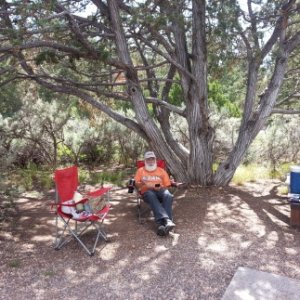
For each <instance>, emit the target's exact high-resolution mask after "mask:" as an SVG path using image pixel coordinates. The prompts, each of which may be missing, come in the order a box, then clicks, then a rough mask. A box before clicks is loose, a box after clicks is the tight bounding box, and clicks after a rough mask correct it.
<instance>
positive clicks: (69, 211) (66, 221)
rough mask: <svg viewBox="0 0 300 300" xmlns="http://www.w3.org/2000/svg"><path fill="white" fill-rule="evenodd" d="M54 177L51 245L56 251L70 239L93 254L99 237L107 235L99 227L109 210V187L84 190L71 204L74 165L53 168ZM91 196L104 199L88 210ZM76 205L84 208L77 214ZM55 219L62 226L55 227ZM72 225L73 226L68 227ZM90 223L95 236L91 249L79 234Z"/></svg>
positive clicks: (75, 174)
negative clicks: (84, 192)
mask: <svg viewBox="0 0 300 300" xmlns="http://www.w3.org/2000/svg"><path fill="white" fill-rule="evenodd" d="M54 180H55V185H56V202H55V207H56V209H55V214H56V237H55V242H54V247H55V249H56V250H59V249H61V248H62V247H63V246H64V245H65V244H67V243H68V242H69V241H70V240H72V239H73V238H74V239H75V240H77V242H78V243H79V244H80V245H81V246H82V247H83V248H84V250H85V251H86V252H87V253H88V254H89V255H90V256H92V255H94V253H95V249H96V246H97V243H98V240H99V237H100V236H101V237H102V238H103V239H104V240H105V241H106V240H107V235H106V233H105V231H104V229H103V221H104V219H105V218H106V217H107V214H108V211H109V209H110V204H109V200H110V189H111V188H110V187H103V188H101V189H98V190H96V191H94V192H90V193H87V194H86V195H84V197H82V199H81V200H79V201H78V202H76V203H74V199H73V198H74V194H75V192H76V191H77V189H78V185H79V181H78V168H77V167H76V166H72V167H69V168H66V169H60V170H56V171H55V173H54ZM94 197H103V198H105V200H106V202H104V205H103V206H102V207H101V209H99V210H97V211H91V209H90V206H89V200H91V199H93V198H94ZM78 204H80V205H82V206H83V207H84V208H88V209H86V210H83V211H82V212H81V213H78V212H76V207H78ZM59 220H60V221H62V223H63V227H62V228H59V227H60V226H59ZM72 224H74V225H75V226H74V228H72V226H71V225H72ZM90 226H92V227H93V228H94V229H95V230H96V239H95V242H94V245H93V247H92V248H91V249H89V248H88V247H87V245H86V244H85V243H84V242H83V241H82V239H81V237H82V235H83V234H84V233H85V232H87V229H88V228H89V227H90Z"/></svg>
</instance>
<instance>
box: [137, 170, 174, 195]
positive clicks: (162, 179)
mask: <svg viewBox="0 0 300 300" xmlns="http://www.w3.org/2000/svg"><path fill="white" fill-rule="evenodd" d="M134 180H135V182H137V183H138V182H141V181H143V182H145V183H151V184H158V183H159V184H160V186H161V187H162V188H166V187H169V186H170V185H171V181H170V178H169V175H168V173H167V172H166V171H165V170H164V169H162V168H160V167H157V168H156V170H154V171H151V172H149V171H147V170H146V169H145V167H142V168H139V169H138V170H137V172H136V174H135V177H134ZM147 190H148V188H147V187H146V186H143V187H142V189H141V190H140V192H141V193H142V194H143V193H145V192H146V191H147Z"/></svg>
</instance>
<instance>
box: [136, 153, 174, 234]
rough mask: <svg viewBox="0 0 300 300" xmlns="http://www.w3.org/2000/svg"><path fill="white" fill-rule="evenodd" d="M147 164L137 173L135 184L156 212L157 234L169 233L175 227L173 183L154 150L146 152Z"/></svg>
mask: <svg viewBox="0 0 300 300" xmlns="http://www.w3.org/2000/svg"><path fill="white" fill-rule="evenodd" d="M144 159H145V166H144V167H142V168H139V169H138V170H137V172H136V174H135V177H134V179H135V185H136V187H137V188H138V189H139V191H140V192H141V194H142V197H143V200H144V201H145V202H146V203H148V204H149V205H150V207H151V209H152V211H153V213H154V218H155V222H156V223H157V224H158V225H159V227H158V230H157V234H158V235H160V236H164V235H167V234H168V233H169V231H170V230H172V229H173V228H174V227H175V224H174V223H173V221H172V203H173V195H172V194H171V193H170V192H169V191H168V189H167V188H168V187H169V186H170V185H171V182H170V178H169V175H168V173H167V172H166V171H165V170H164V169H162V168H159V167H157V165H156V156H155V154H154V152H152V151H148V152H146V153H145V157H144Z"/></svg>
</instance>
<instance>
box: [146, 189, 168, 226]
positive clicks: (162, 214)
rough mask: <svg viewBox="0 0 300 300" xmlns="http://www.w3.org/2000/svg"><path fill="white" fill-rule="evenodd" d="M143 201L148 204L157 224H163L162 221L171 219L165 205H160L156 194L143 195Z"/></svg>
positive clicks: (147, 193)
mask: <svg viewBox="0 0 300 300" xmlns="http://www.w3.org/2000/svg"><path fill="white" fill-rule="evenodd" d="M143 199H144V201H145V202H146V203H148V204H149V205H150V207H151V209H152V211H153V214H154V218H155V222H156V223H158V224H161V221H162V220H164V219H166V218H169V215H168V213H167V211H166V210H165V208H164V207H163V205H162V204H161V203H160V201H159V199H158V197H157V195H156V192H154V191H147V192H145V193H144V194H143Z"/></svg>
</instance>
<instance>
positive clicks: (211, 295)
mask: <svg viewBox="0 0 300 300" xmlns="http://www.w3.org/2000/svg"><path fill="white" fill-rule="evenodd" d="M278 185H279V182H274V181H273V182H272V181H264V182H258V183H249V184H247V185H245V186H243V187H234V186H231V187H228V188H226V189H217V188H198V189H193V190H189V191H186V190H181V191H178V192H177V194H176V197H175V201H174V221H175V223H176V225H177V226H176V228H175V231H174V233H172V234H170V235H169V236H168V237H159V236H157V235H156V232H155V229H156V227H155V225H154V223H153V219H152V217H151V216H150V217H149V218H148V219H147V220H146V222H145V224H143V225H141V224H139V223H138V220H137V216H136V203H135V201H134V200H135V199H134V196H133V195H132V194H128V193H127V190H126V189H120V188H114V189H113V192H112V209H111V211H110V215H109V218H108V219H107V220H105V229H106V231H107V233H108V237H109V242H107V243H105V242H104V241H100V243H99V246H98V249H97V251H96V253H95V256H93V257H89V256H88V255H87V254H86V253H85V252H84V251H83V249H82V248H81V247H79V246H78V244H77V243H76V242H75V241H72V242H70V243H69V244H68V245H66V246H65V247H64V248H63V249H62V250H60V251H55V250H54V249H53V247H52V243H53V240H54V239H53V236H54V232H55V226H54V225H55V222H54V215H53V214H52V213H51V212H50V205H49V204H50V202H51V200H52V199H51V198H52V195H53V194H52V193H50V194H49V195H46V196H45V197H43V198H42V199H41V198H40V196H38V195H36V196H35V195H34V194H24V195H23V196H22V197H20V198H19V199H17V200H16V201H17V210H18V214H17V216H15V218H14V219H13V220H14V221H13V222H12V223H11V224H3V223H2V224H0V225H1V226H2V228H1V230H0V252H1V265H0V299H18V300H19V299H47V300H48V299H68V300H72V299H82V298H85V299H122V300H123V299H221V298H222V295H223V294H224V292H225V290H226V288H227V286H228V285H229V283H230V281H231V279H232V277H233V275H234V273H235V272H236V270H237V268H238V267H240V266H243V267H248V268H253V269H256V270H260V271H266V272H272V273H275V274H279V275H284V276H288V277H291V278H295V279H299V280H300V255H299V254H300V230H299V228H292V227H290V226H289V218H290V206H289V204H288V201H287V199H286V198H284V197H280V196H278V195H277V193H276V188H277V186H278ZM88 237H90V236H89V235H87V238H88Z"/></svg>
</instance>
